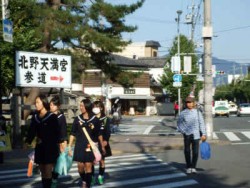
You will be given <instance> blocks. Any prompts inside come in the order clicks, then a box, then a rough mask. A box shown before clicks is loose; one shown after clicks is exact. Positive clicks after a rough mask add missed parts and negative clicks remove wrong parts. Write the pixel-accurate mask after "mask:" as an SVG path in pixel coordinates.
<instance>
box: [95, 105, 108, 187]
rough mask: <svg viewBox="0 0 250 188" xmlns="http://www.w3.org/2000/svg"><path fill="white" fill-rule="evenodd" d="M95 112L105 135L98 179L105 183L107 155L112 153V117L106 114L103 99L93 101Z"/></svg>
mask: <svg viewBox="0 0 250 188" xmlns="http://www.w3.org/2000/svg"><path fill="white" fill-rule="evenodd" d="M93 113H94V114H95V115H96V117H97V118H98V119H99V121H100V123H101V134H102V136H103V141H102V143H100V144H99V149H100V151H102V152H101V154H102V159H101V161H100V162H99V175H98V179H97V180H98V183H99V184H100V185H102V184H103V183H104V173H105V157H109V156H111V155H112V153H111V148H110V145H109V138H110V134H111V129H110V119H109V118H108V117H107V116H106V115H105V107H104V104H103V103H102V102H101V101H95V102H94V103H93ZM93 175H94V173H93Z"/></svg>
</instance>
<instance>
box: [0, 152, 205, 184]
mask: <svg viewBox="0 0 250 188" xmlns="http://www.w3.org/2000/svg"><path fill="white" fill-rule="evenodd" d="M97 172H98V169H97V166H96V173H97ZM105 177H106V181H105V184H104V185H102V186H99V185H95V186H93V187H100V188H112V187H116V188H117V187H119V188H123V187H124V188H125V187H130V188H138V187H145V188H155V187H157V188H166V187H168V188H175V187H186V188H189V187H190V188H191V187H192V188H196V187H200V186H199V183H198V182H197V181H196V180H194V179H193V177H192V176H187V175H186V174H185V173H184V172H183V171H181V170H179V169H177V168H176V167H174V166H173V165H169V164H168V163H166V162H163V161H162V160H160V159H158V158H157V157H156V156H154V155H151V154H124V155H121V156H113V157H110V158H107V160H106V175H105ZM59 180H60V184H59V187H62V188H63V187H65V188H66V187H72V188H73V187H79V175H78V172H77V168H76V164H75V163H74V164H73V166H72V168H71V170H70V173H69V174H68V175H67V176H60V178H59ZM40 186H41V184H40V176H39V175H35V176H33V177H31V178H27V177H26V169H25V168H23V169H13V170H8V171H0V187H3V188H5V187H8V188H12V187H13V188H14V187H19V188H28V187H40Z"/></svg>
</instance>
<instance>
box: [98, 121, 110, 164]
mask: <svg viewBox="0 0 250 188" xmlns="http://www.w3.org/2000/svg"><path fill="white" fill-rule="evenodd" d="M99 121H100V123H101V134H102V136H103V140H104V141H107V145H106V146H105V150H106V154H105V155H103V154H102V158H103V159H104V158H105V157H109V156H112V152H111V148H110V145H109V138H110V135H111V128H110V122H111V120H110V118H108V117H107V116H102V117H100V118H99ZM99 149H100V151H101V147H100V145H99Z"/></svg>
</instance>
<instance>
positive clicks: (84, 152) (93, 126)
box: [71, 114, 101, 163]
mask: <svg viewBox="0 0 250 188" xmlns="http://www.w3.org/2000/svg"><path fill="white" fill-rule="evenodd" d="M89 117H90V118H89V119H84V118H83V115H82V114H81V115H79V116H77V117H76V118H75V119H74V122H73V125H72V129H71V135H72V136H75V148H74V156H73V160H74V161H77V162H82V163H85V162H93V161H94V159H95V157H94V154H93V152H92V150H91V147H90V144H89V142H88V139H87V137H86V136H85V134H84V132H83V130H82V128H83V127H85V128H86V130H87V132H88V134H89V136H90V138H91V139H92V140H93V141H94V142H98V137H99V136H100V135H101V132H100V122H99V119H98V118H97V117H96V116H94V115H90V116H89Z"/></svg>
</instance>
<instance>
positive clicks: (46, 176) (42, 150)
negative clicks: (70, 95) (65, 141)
mask: <svg viewBox="0 0 250 188" xmlns="http://www.w3.org/2000/svg"><path fill="white" fill-rule="evenodd" d="M35 106H36V113H35V114H34V115H33V117H32V119H31V124H30V127H29V130H28V135H27V138H26V143H28V144H31V143H32V141H33V139H34V138H35V137H36V146H35V159H34V162H35V163H36V164H38V165H39V169H40V171H41V176H42V184H43V187H44V188H50V187H51V182H52V170H53V168H54V165H55V163H56V160H57V157H58V156H59V142H60V127H59V124H58V120H57V116H56V115H55V114H53V113H51V112H49V102H48V100H47V98H46V97H45V95H39V96H38V97H37V98H36V102H35Z"/></svg>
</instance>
